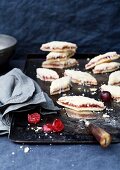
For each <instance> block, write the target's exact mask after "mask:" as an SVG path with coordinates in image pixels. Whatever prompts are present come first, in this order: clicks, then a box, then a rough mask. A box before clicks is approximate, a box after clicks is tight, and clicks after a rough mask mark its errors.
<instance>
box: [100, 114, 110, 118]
mask: <svg viewBox="0 0 120 170" xmlns="http://www.w3.org/2000/svg"><path fill="white" fill-rule="evenodd" d="M102 117H103V118H109V117H110V116H109V115H108V114H103V116H102Z"/></svg>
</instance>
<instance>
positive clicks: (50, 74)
mask: <svg viewBox="0 0 120 170" xmlns="http://www.w3.org/2000/svg"><path fill="white" fill-rule="evenodd" d="M36 73H37V78H39V79H41V80H43V81H53V80H55V79H58V78H59V75H58V74H57V72H56V71H54V70H51V69H46V68H37V69H36Z"/></svg>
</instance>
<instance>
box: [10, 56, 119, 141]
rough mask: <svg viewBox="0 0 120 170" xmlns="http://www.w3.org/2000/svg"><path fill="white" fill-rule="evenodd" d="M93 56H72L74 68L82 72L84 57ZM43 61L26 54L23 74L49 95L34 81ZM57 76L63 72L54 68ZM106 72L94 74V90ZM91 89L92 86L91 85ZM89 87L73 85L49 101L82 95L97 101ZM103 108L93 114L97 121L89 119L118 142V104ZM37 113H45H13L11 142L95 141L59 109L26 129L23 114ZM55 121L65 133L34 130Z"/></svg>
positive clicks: (45, 84)
mask: <svg viewBox="0 0 120 170" xmlns="http://www.w3.org/2000/svg"><path fill="white" fill-rule="evenodd" d="M94 56H95V55H88V54H87V55H85V54H84V55H83V54H82V55H80V54H79V55H76V56H75V57H76V58H77V59H78V61H79V66H76V68H75V69H80V70H84V65H85V63H87V62H88V61H87V58H88V57H89V58H91V57H94ZM43 60H45V56H42V55H39V54H38V55H35V54H32V55H28V59H27V62H26V67H25V68H26V70H25V72H26V74H27V75H28V76H30V77H31V78H33V79H34V80H36V81H37V82H38V84H39V85H40V86H41V88H42V89H43V90H44V91H45V92H47V93H48V95H49V87H50V82H44V81H41V80H39V79H37V78H36V68H38V67H41V63H42V61H43ZM55 70H56V71H57V72H58V73H59V75H60V76H62V75H63V72H64V69H55ZM108 76H109V73H107V74H102V75H95V77H96V78H97V80H98V87H100V85H101V84H103V83H106V84H107V81H108ZM93 87H95V86H93ZM89 88H91V87H89V86H84V88H83V86H80V85H76V84H74V85H73V86H72V88H71V90H70V91H69V92H66V93H63V94H60V95H54V96H51V97H52V99H53V101H54V102H55V104H56V100H57V99H58V98H59V97H60V96H62V95H64V94H68V95H82V94H83V93H84V95H85V96H88V97H93V98H95V99H97V100H98V99H99V88H98V90H97V93H95V94H93V93H91V92H90V91H89ZM106 106H107V109H106V110H105V111H103V112H101V113H97V119H93V120H90V121H91V122H92V123H94V124H96V125H98V126H99V127H102V128H104V129H105V130H107V131H108V132H109V133H110V134H111V135H112V138H113V140H112V142H113V143H116V142H120V104H119V103H116V102H111V103H109V104H108V103H107V104H106ZM34 111H37V112H40V113H41V112H45V110H40V108H39V107H38V106H37V107H36V108H34V107H29V108H25V110H23V111H19V112H16V114H14V117H13V119H12V124H11V129H10V135H9V138H10V139H11V140H12V141H14V142H19V143H21V142H24V143H42V144H44V143H48V144H50V143H59V144H63V143H96V140H95V138H94V137H93V136H92V135H91V134H89V132H88V130H87V129H86V128H85V127H84V124H83V122H82V121H80V120H78V119H73V118H68V117H67V115H66V114H65V111H64V110H62V111H61V113H58V114H51V115H43V116H42V121H41V122H40V124H37V125H35V126H29V125H28V122H27V114H28V113H33V112H34ZM106 112H107V113H108V114H109V115H110V117H109V118H103V117H102V114H103V113H106ZM55 118H60V119H61V120H62V121H63V122H64V125H65V130H64V131H63V132H62V133H49V134H45V133H43V132H42V131H41V130H39V131H37V127H38V126H42V125H43V124H44V123H46V122H47V123H48V122H52V121H53V120H54V119H55Z"/></svg>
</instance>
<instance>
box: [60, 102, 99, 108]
mask: <svg viewBox="0 0 120 170" xmlns="http://www.w3.org/2000/svg"><path fill="white" fill-rule="evenodd" d="M62 103H63V104H64V105H67V106H72V107H77V108H81V107H85V108H86V107H93V108H102V107H100V106H98V105H97V104H81V105H79V106H78V105H75V104H72V103H69V102H62Z"/></svg>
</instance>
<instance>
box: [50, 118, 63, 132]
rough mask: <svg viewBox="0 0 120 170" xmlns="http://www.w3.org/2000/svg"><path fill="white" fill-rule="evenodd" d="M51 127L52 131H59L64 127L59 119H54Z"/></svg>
mask: <svg viewBox="0 0 120 170" xmlns="http://www.w3.org/2000/svg"><path fill="white" fill-rule="evenodd" d="M52 127H53V131H54V132H61V131H62V130H63V129H64V124H63V122H62V121H61V120H60V119H55V120H54V121H53V124H52Z"/></svg>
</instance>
